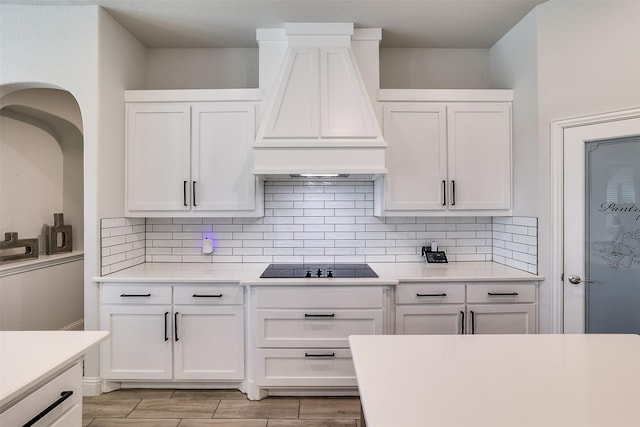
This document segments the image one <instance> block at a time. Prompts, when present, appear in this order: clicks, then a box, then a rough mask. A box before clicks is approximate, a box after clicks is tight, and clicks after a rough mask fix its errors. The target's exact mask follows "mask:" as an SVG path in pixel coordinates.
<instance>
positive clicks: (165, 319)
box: [164, 311, 169, 341]
mask: <svg viewBox="0 0 640 427" xmlns="http://www.w3.org/2000/svg"><path fill="white" fill-rule="evenodd" d="M168 316H169V312H168V311H167V312H166V313H164V340H165V341H169V336H168V335H167V317H168Z"/></svg>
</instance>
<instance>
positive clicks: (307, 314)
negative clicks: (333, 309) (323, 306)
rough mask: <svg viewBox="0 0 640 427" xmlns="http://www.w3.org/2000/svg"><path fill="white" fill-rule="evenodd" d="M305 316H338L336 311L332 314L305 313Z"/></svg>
mask: <svg viewBox="0 0 640 427" xmlns="http://www.w3.org/2000/svg"><path fill="white" fill-rule="evenodd" d="M304 317H336V315H335V313H331V314H309V313H305V314H304Z"/></svg>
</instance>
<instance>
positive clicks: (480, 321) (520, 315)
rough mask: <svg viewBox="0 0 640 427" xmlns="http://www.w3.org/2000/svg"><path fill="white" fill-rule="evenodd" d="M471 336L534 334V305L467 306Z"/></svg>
mask: <svg viewBox="0 0 640 427" xmlns="http://www.w3.org/2000/svg"><path fill="white" fill-rule="evenodd" d="M467 313H468V315H467V318H468V322H467V331H468V333H471V334H535V333H536V306H535V304H469V305H467Z"/></svg>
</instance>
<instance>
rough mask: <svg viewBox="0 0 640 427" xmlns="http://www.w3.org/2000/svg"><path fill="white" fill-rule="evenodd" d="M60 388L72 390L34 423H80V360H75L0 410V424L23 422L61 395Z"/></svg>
mask: <svg viewBox="0 0 640 427" xmlns="http://www.w3.org/2000/svg"><path fill="white" fill-rule="evenodd" d="M63 392H72V394H71V395H69V396H68V397H67V398H66V399H65V400H64V401H62V402H60V403H59V404H58V405H56V406H55V407H54V408H53V409H52V410H51V411H49V413H47V414H46V415H45V416H44V417H43V418H42V419H40V421H38V423H37V424H36V425H38V426H39V425H42V426H45V425H46V426H50V425H65V426H72V425H73V426H76V425H78V426H79V425H81V423H82V363H76V364H75V365H73V366H72V367H70V368H69V369H67V370H66V371H65V372H63V373H61V374H60V375H58V376H57V377H55V378H53V379H52V380H51V381H49V382H48V383H46V384H44V385H43V386H42V387H40V388H38V389H37V390H35V391H34V392H32V393H31V394H30V395H28V396H27V397H25V398H24V399H22V400H21V401H19V402H18V403H16V404H15V405H13V406H11V407H10V408H9V409H7V410H6V411H5V412H3V413H2V414H0V425H2V426H22V425H25V424H26V423H27V422H29V421H30V420H31V419H32V418H34V417H35V416H37V415H38V414H40V413H42V412H43V411H44V410H45V409H47V408H48V407H49V405H52V404H53V403H55V402H57V401H58V400H59V399H61V398H62V397H63V396H62V393H63Z"/></svg>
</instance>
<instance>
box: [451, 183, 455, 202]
mask: <svg viewBox="0 0 640 427" xmlns="http://www.w3.org/2000/svg"><path fill="white" fill-rule="evenodd" d="M455 205H456V181H455V180H453V179H452V180H451V206H455Z"/></svg>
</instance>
